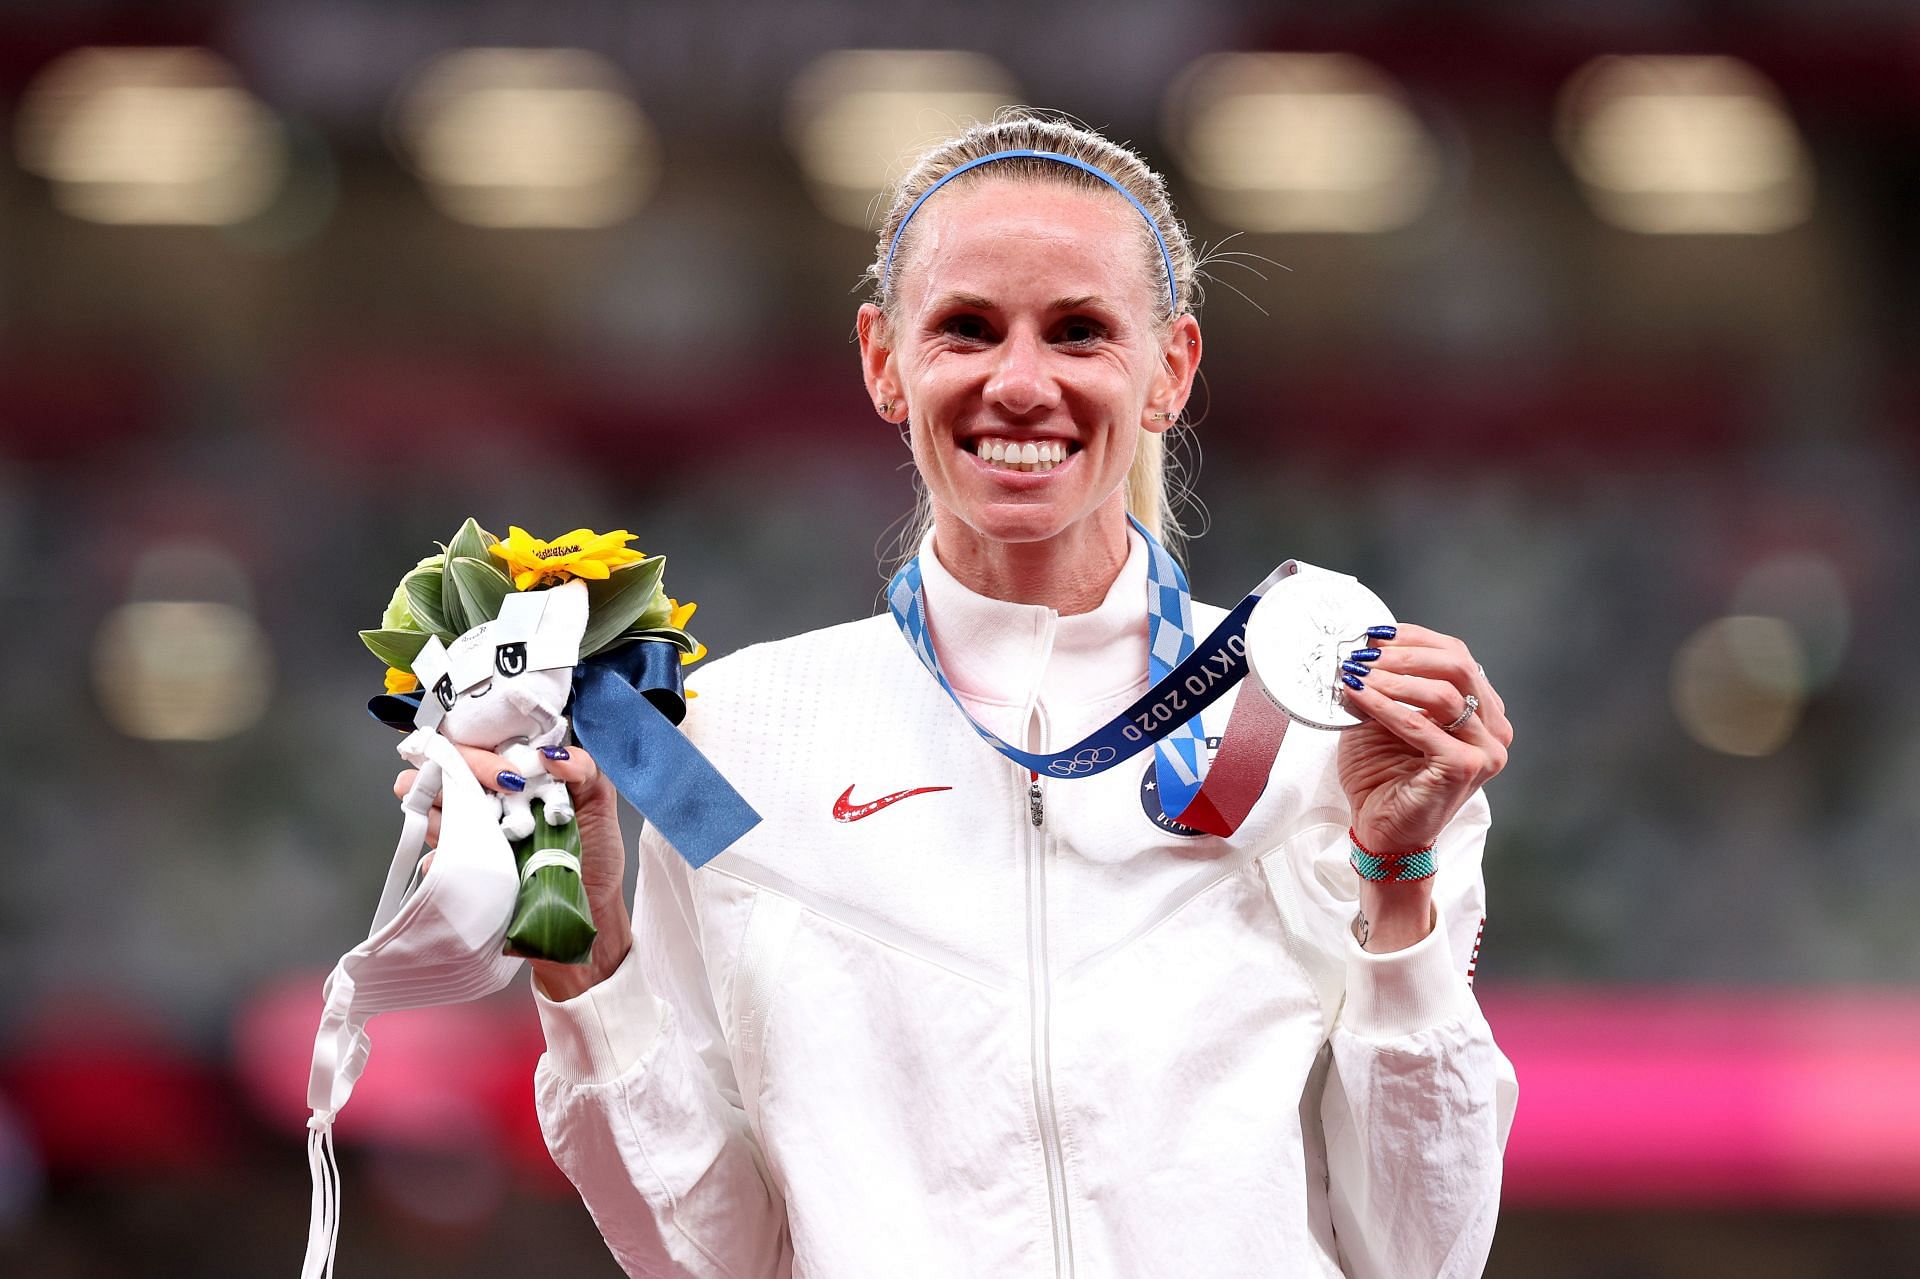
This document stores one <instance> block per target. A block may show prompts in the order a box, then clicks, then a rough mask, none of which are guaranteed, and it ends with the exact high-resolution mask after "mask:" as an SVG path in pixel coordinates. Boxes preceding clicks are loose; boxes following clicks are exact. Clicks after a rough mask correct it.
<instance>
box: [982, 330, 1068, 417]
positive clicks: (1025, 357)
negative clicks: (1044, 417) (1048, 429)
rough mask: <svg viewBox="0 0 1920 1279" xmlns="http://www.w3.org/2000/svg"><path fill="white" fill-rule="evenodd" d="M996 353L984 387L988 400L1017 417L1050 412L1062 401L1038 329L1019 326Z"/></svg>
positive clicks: (1004, 340)
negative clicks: (1035, 330) (991, 371)
mask: <svg viewBox="0 0 1920 1279" xmlns="http://www.w3.org/2000/svg"><path fill="white" fill-rule="evenodd" d="M995 354H996V357H997V358H996V361H995V364H994V368H993V373H992V374H991V375H990V376H989V377H988V378H987V384H986V387H985V388H984V391H983V393H984V394H985V396H986V399H987V403H989V404H991V405H994V406H995V407H997V408H1000V409H1002V410H1003V411H1005V412H1006V413H1007V414H1008V415H1009V416H1011V417H1017V418H1025V417H1032V416H1034V415H1036V414H1041V413H1046V412H1049V411H1051V410H1052V409H1054V408H1055V407H1057V406H1058V405H1059V403H1060V386H1059V384H1058V383H1057V382H1056V381H1054V379H1053V376H1052V374H1051V372H1050V371H1049V369H1048V366H1047V349H1046V343H1045V342H1043V341H1042V340H1041V338H1040V335H1039V334H1038V333H1036V332H1033V331H1032V330H1030V329H1027V328H1025V327H1024V326H1020V327H1016V328H1015V329H1014V330H1013V331H1012V332H1010V333H1008V334H1007V335H1006V337H1005V338H1003V339H1002V340H1001V342H1000V345H999V348H998V350H997V351H996V353H995Z"/></svg>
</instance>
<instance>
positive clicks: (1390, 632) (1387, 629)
mask: <svg viewBox="0 0 1920 1279" xmlns="http://www.w3.org/2000/svg"><path fill="white" fill-rule="evenodd" d="M1399 633H1400V628H1399V627H1397V626H1369V627H1368V628H1367V638H1368V639H1392V638H1393V637H1394V636H1396V635H1398V634H1399Z"/></svg>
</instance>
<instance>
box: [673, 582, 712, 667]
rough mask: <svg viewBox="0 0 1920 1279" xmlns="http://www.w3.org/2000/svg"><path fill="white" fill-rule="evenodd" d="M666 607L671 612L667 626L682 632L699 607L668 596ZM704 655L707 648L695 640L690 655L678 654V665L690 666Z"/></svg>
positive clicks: (691, 602)
mask: <svg viewBox="0 0 1920 1279" xmlns="http://www.w3.org/2000/svg"><path fill="white" fill-rule="evenodd" d="M667 607H668V608H669V609H671V610H672V612H671V614H670V615H669V616H668V617H667V625H668V626H671V627H673V628H674V629H675V630H680V631H684V630H686V629H687V623H688V622H689V621H691V620H693V610H694V609H696V608H699V607H700V606H699V605H698V604H696V603H694V602H693V601H692V600H688V601H687V602H686V603H685V604H682V603H681V602H680V601H679V600H677V599H675V598H673V596H671V595H669V596H667ZM706 655H707V646H706V645H705V644H702V643H701V642H700V641H699V640H695V641H694V642H693V651H692V652H691V653H682V654H680V664H681V665H682V666H691V665H693V664H694V663H695V662H697V661H699V660H700V659H701V658H703V657H705V656H706Z"/></svg>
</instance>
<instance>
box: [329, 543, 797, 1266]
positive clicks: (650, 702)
mask: <svg viewBox="0 0 1920 1279" xmlns="http://www.w3.org/2000/svg"><path fill="white" fill-rule="evenodd" d="M632 537H633V535H632V534H630V533H627V532H625V531H616V532H612V533H605V534H596V533H593V532H592V531H591V530H587V529H577V530H575V531H574V532H572V533H568V534H566V535H564V536H562V537H559V538H555V539H554V540H553V541H551V542H547V541H542V540H540V539H538V538H534V537H530V536H529V535H528V534H527V533H526V532H524V531H523V530H521V529H520V528H518V527H514V528H512V529H510V531H509V536H508V537H507V539H506V540H505V541H501V540H500V539H498V538H496V537H494V536H493V535H492V534H491V533H488V532H487V531H486V530H484V529H482V528H481V527H480V526H479V525H478V524H476V523H475V522H474V521H472V520H468V521H467V522H466V523H465V524H464V525H462V526H461V528H460V531H459V532H458V533H456V534H455V535H454V537H453V540H452V541H451V542H448V543H447V544H446V546H445V547H444V548H443V549H442V552H441V553H440V554H437V555H433V556H430V557H428V558H427V559H424V560H422V561H420V563H419V564H418V565H416V566H415V567H414V568H413V570H412V571H411V572H409V573H408V574H407V575H406V576H405V577H404V578H402V579H401V582H400V585H399V587H398V588H397V589H396V590H395V591H394V593H393V599H392V601H391V602H390V603H389V604H388V606H387V611H386V614H385V616H384V617H383V618H382V620H381V625H380V626H379V628H377V629H375V630H369V631H362V632H361V633H360V637H361V639H362V640H363V641H364V642H365V643H366V646H367V647H368V648H369V649H371V650H372V651H373V653H374V655H375V656H377V657H379V658H380V659H381V660H382V661H384V662H386V663H387V666H388V671H387V691H386V692H385V693H384V694H382V695H380V696H378V697H375V698H374V699H373V700H372V701H371V702H370V703H369V704H368V709H369V711H371V712H372V714H373V715H374V717H375V718H377V719H379V720H380V721H382V722H383V723H386V724H388V725H390V726H392V727H394V728H397V729H400V730H402V731H403V732H405V733H406V736H405V737H404V738H403V739H402V740H401V742H400V744H399V746H398V750H399V753H400V755H401V756H402V757H403V758H404V759H406V760H407V761H408V762H410V763H411V764H413V765H414V766H415V767H417V768H418V769H419V775H418V777H417V779H416V780H415V782H414V785H413V787H412V789H411V790H410V791H409V792H408V794H407V796H406V798H405V799H403V800H402V801H401V809H402V813H403V822H402V830H401V836H400V842H399V846H398V848H396V849H395V852H394V857H393V863H392V866H391V867H390V869H389V871H388V874H387V881H386V887H385V889H384V890H383V891H382V893H381V896H380V903H379V906H378V907H377V908H376V909H375V911H374V916H373V927H372V929H371V931H370V932H369V934H368V936H367V939H366V940H365V941H363V942H361V943H360V944H359V945H358V946H356V947H354V948H353V949H352V950H351V951H349V952H347V954H345V955H344V956H342V957H341V959H340V962H339V964H337V965H336V966H335V967H334V970H333V972H332V973H331V974H330V975H329V976H328V978H327V983H326V987H325V991H324V995H325V999H326V1007H325V1010H324V1012H323V1013H322V1016H321V1021H320V1030H319V1034H318V1035H317V1036H316V1039H315V1043H314V1056H313V1069H312V1073H311V1075H310V1077H309V1080H308V1089H307V1102H308V1105H309V1106H310V1107H311V1108H312V1110H313V1117H312V1119H310V1120H309V1121H308V1129H309V1134H308V1141H307V1162H308V1168H309V1171H310V1173H311V1174H312V1178H313V1205H312V1218H311V1224H310V1227H309V1230H308V1236H307V1255H306V1262H305V1265H304V1267H303V1269H302V1271H301V1275H302V1279H322V1277H323V1276H328V1275H331V1274H332V1273H333V1253H334V1247H335V1243H336V1241H337V1238H338V1233H339V1173H338V1169H337V1166H336V1164H335V1162H334V1157H333V1122H334V1117H335V1115H337V1114H338V1113H339V1111H340V1108H341V1107H342V1106H344V1105H345V1104H346V1101H347V1098H348V1096H349V1095H350V1094H351V1093H352V1091H353V1085H354V1083H355V1081H356V1080H358V1079H359V1077H360V1074H361V1072H362V1071H363V1070H364V1069H365V1068H366V1063H367V1055H368V1052H369V1050H370V1047H371V1041H370V1040H369V1039H368V1036H367V1032H366V1024H367V1022H368V1020H369V1019H370V1018H371V1017H372V1016H373V1015H374V1014H375V1013H380V1012H390V1011H394V1010H396V1009H402V1008H419V1007H425V1006H428V1005H432V1004H450V1003H459V1002H462V1001H465V1000H469V999H478V998H481V997H483V996H485V995H489V994H491V993H493V992H494V991H496V990H499V989H500V988H501V987H503V986H505V985H506V984H507V983H508V982H509V981H511V980H512V979H513V977H514V975H515V973H516V972H517V971H518V970H519V967H520V961H521V959H522V958H531V959H545V960H552V961H554V962H558V963H584V962H586V960H587V958H588V957H589V955H590V954H591V952H592V949H593V938H594V928H593V917H592V913H591V911H590V909H589V908H588V904H587V899H586V892H585V890H584V889H583V887H582V886H581V882H580V837H579V828H578V827H577V825H576V824H575V822H574V818H573V805H572V802H571V799H570V798H569V796H568V793H567V788H566V784H565V783H564V782H561V781H559V780H558V779H557V778H554V777H551V776H550V775H549V774H548V773H547V771H546V767H545V757H544V756H543V755H542V754H541V748H542V747H555V746H561V745H564V744H565V743H566V741H567V737H568V730H569V727H570V725H569V720H568V711H569V710H571V712H572V723H571V728H572V730H573V732H574V734H575V735H576V736H577V737H578V739H579V740H580V741H581V742H582V743H583V744H584V745H585V746H586V747H587V749H588V750H590V751H592V752H593V754H594V756H595V759H596V761H597V762H599V764H600V765H601V768H602V771H604V772H605V773H606V775H607V776H608V777H609V778H610V779H611V780H612V781H613V783H614V785H615V787H616V788H617V789H618V790H619V791H620V793H621V794H622V795H623V796H625V797H626V798H627V799H628V800H629V801H630V802H631V803H632V804H633V805H634V806H635V807H636V808H638V809H639V810H640V812H641V814H642V815H643V816H644V817H646V818H647V819H648V820H649V821H651V822H652V823H653V824H654V825H655V826H656V827H657V828H659V830H660V832H661V834H663V835H665V836H666V837H667V839H668V840H669V841H670V842H671V843H673V845H674V847H675V848H676V849H677V850H678V851H679V852H680V854H681V855H682V856H683V857H685V858H686V859H687V860H688V861H689V862H690V863H692V864H693V865H695V866H699V865H704V864H705V863H706V862H707V861H708V860H710V859H711V858H712V857H714V856H715V855H717V854H718V853H719V852H720V851H721V850H723V849H724V848H726V847H727V846H728V845H729V844H731V843H732V842H733V841H734V840H736V839H738V838H739V837H740V836H741V835H743V834H745V833H746V832H747V831H748V830H749V829H751V828H752V827H753V826H754V825H755V824H756V823H758V821H759V820H760V819H759V815H758V814H757V813H755V812H754V811H753V809H752V808H751V807H750V806H749V805H748V804H747V803H746V801H744V800H743V799H741V797H740V796H739V794H738V793H737V792H735V791H734V790H733V788H732V787H731V786H729V785H728V784H727V782H726V781H725V779H723V778H722V777H721V776H720V775H719V773H717V772H716V771H715V770H714V768H713V766H712V765H711V764H710V763H708V762H707V760H706V758H705V757H704V756H702V755H701V754H700V753H699V751H698V750H696V749H695V748H694V747H693V745H692V744H691V743H689V742H688V741H687V740H686V738H685V737H683V736H681V734H680V732H679V731H678V729H677V728H676V727H675V726H676V725H677V724H678V723H679V722H680V719H681V717H682V716H683V715H684V713H685V706H686V704H685V702H684V700H683V693H682V687H681V681H680V668H681V666H682V664H683V663H687V662H692V661H695V660H698V659H699V658H700V657H702V656H704V655H705V653H706V649H705V648H704V646H702V645H700V644H698V643H697V642H696V641H695V640H694V639H693V637H692V636H691V635H689V634H688V633H687V631H686V622H687V620H688V618H689V617H690V616H691V615H692V613H693V609H694V606H693V605H692V604H680V603H679V602H678V601H676V600H673V599H672V598H670V597H668V596H667V595H666V594H665V593H664V592H663V591H662V590H661V585H660V579H661V573H662V571H663V569H664V567H665V564H666V561H665V559H664V557H662V556H657V555H656V556H652V557H646V556H643V555H641V554H640V553H639V552H638V551H633V550H629V549H627V547H626V543H627V542H629V541H631V540H632ZM456 745H460V746H479V747H484V748H486V749H488V750H492V751H496V752H498V753H499V754H501V755H504V756H505V757H506V758H507V760H508V762H509V763H511V764H512V765H513V767H514V771H516V772H517V773H519V774H520V776H521V777H523V778H524V779H525V780H526V786H525V789H524V790H522V791H520V792H518V793H515V794H507V795H496V794H495V793H494V792H492V791H489V790H487V789H486V788H484V787H482V786H481V785H480V783H479V782H478V781H477V780H476V779H475V778H474V776H473V774H472V772H471V771H470V770H469V769H468V767H467V763H466V760H465V757H463V756H462V755H461V754H460V752H459V751H458V750H457V749H455V747H456ZM436 798H438V799H439V800H440V803H441V825H440V839H439V841H438V845H437V852H436V855H435V856H434V858H433V859H432V860H431V861H430V862H429V863H428V864H427V869H426V870H425V871H424V872H421V871H420V870H419V863H420V861H421V854H422V852H423V850H424V847H425V837H426V830H427V815H428V813H429V812H430V810H431V809H432V807H433V803H434V800H435V799H436Z"/></svg>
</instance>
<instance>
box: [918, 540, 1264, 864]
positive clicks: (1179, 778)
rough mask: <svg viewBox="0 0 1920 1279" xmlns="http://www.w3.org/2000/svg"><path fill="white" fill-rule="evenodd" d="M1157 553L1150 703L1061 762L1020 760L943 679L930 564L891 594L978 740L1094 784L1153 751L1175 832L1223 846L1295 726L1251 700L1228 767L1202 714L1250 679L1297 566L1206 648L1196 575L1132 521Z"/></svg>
mask: <svg viewBox="0 0 1920 1279" xmlns="http://www.w3.org/2000/svg"><path fill="white" fill-rule="evenodd" d="M1127 519H1128V522H1129V523H1131V524H1132V525H1133V528H1134V531H1135V532H1137V533H1139V534H1140V536H1141V537H1142V538H1144V539H1145V541H1146V544H1147V677H1148V679H1150V680H1151V681H1152V687H1151V688H1149V689H1148V690H1147V692H1146V694H1145V695H1144V696H1142V697H1141V698H1140V699H1139V700H1138V701H1136V702H1134V703H1133V705H1131V706H1129V707H1127V708H1126V709H1125V710H1124V711H1121V712H1120V714H1118V715H1116V716H1114V717H1113V719H1111V720H1109V721H1108V722H1107V723H1105V724H1103V725H1102V726H1101V727H1099V728H1097V729H1095V730H1094V731H1093V732H1091V733H1089V734H1087V735H1086V736H1085V737H1083V738H1081V739H1080V740H1079V741H1077V742H1075V743H1074V744H1073V745H1071V746H1068V747H1066V748H1064V749H1062V750H1059V751H1055V752H1052V753H1050V754H1049V753H1044V752H1034V751H1026V750H1022V749H1020V748H1019V747H1017V746H1015V745H1013V744H1012V743H1010V742H1007V741H1005V740H1003V739H1002V738H1001V737H1000V736H999V735H997V734H996V733H994V732H993V731H992V730H991V729H988V728H987V727H986V726H984V725H983V724H981V723H980V721H979V720H977V719H975V718H974V717H973V715H972V714H971V713H970V712H968V710H967V708H966V706H965V704H964V703H962V702H961V700H960V695H959V694H958V693H956V692H954V689H953V684H952V683H951V682H950V681H949V680H948V679H947V675H946V672H945V671H944V670H942V669H941V666H940V655H939V654H938V653H936V652H935V651H934V648H933V638H932V636H931V634H930V633H929V632H928V630H927V599H926V592H925V590H924V589H923V587H922V585H921V576H920V557H919V556H917V555H916V556H915V557H914V558H913V559H911V560H909V561H907V563H906V564H905V565H903V566H902V567H901V569H900V571H899V572H897V573H895V574H894V575H893V580H892V581H891V582H889V583H888V584H887V608H888V610H889V611H890V612H891V613H892V614H893V620H894V621H895V622H896V623H898V625H899V627H900V633H901V635H903V636H905V637H906V641H907V645H908V647H910V648H912V649H913V652H914V655H915V656H916V657H918V658H919V659H920V664H921V665H923V666H925V667H926V668H927V670H928V672H930V673H931V674H932V675H933V677H934V679H936V680H937V681H939V684H940V687H941V688H943V689H945V690H946V693H947V696H948V697H951V698H952V699H953V704H954V705H955V706H956V707H958V708H959V710H960V713H961V714H962V715H963V716H965V717H966V720H967V723H968V724H969V725H970V726H972V728H973V731H974V732H975V733H978V734H979V735H980V739H981V740H982V741H984V742H986V743H987V745H989V746H991V747H993V748H994V749H995V750H997V751H999V752H1000V753H1001V754H1002V755H1004V756H1006V757H1007V758H1008V759H1010V760H1012V761H1014V762H1015V763H1017V764H1019V765H1021V766H1022V767H1024V768H1027V769H1030V770H1032V771H1033V772H1035V773H1037V774H1043V775H1045V776H1048V777H1060V778H1072V777H1092V776H1094V775H1095V774H1097V773H1104V772H1106V771H1107V770H1108V769H1109V768H1112V767H1114V766H1115V765H1117V764H1120V763H1122V762H1124V761H1126V760H1128V759H1131V758H1133V756H1135V755H1137V754H1139V753H1140V752H1141V751H1143V750H1145V749H1146V748H1147V747H1149V746H1151V747H1153V748H1154V783H1155V787H1156V789H1155V792H1154V793H1155V794H1156V795H1157V796H1158V797H1159V804H1160V810H1161V812H1163V813H1164V814H1166V816H1167V817H1168V818H1170V819H1171V820H1173V821H1175V822H1178V823H1180V824H1181V825H1183V826H1191V827H1194V828H1195V829H1198V830H1203V831H1206V832H1208V833H1209V834H1214V835H1222V836H1225V835H1231V834H1232V833H1233V832H1234V831H1235V830H1236V829H1238V827H1239V825H1240V823H1241V822H1242V821H1243V820H1245V818H1246V815H1247V813H1248V812H1249V811H1250V810H1251V809H1252V808H1253V804H1254V801H1255V800H1257V799H1259V798H1260V793H1261V791H1262V790H1264V789H1265V787H1266V784H1267V777H1268V776H1269V774H1270V773H1271V771H1272V767H1273V760H1274V756H1275V755H1276V754H1278V752H1279V750H1280V739H1281V737H1282V736H1284V735H1285V733H1286V727H1287V723H1288V721H1287V717H1286V714H1285V713H1284V712H1282V711H1281V710H1280V709H1279V708H1278V707H1277V706H1275V705H1274V704H1273V703H1272V701H1270V700H1269V699H1268V698H1267V696H1266V695H1265V694H1264V693H1262V694H1261V695H1260V696H1257V697H1241V698H1239V699H1238V700H1237V701H1235V703H1234V709H1233V713H1232V714H1231V715H1230V716H1228V719H1227V731H1226V734H1225V737H1224V738H1223V740H1222V743H1221V747H1220V752H1219V755H1218V757H1217V758H1216V759H1215V760H1214V761H1213V765H1212V766H1211V767H1209V766H1208V764H1207V761H1206V757H1205V756H1204V755H1203V754H1201V747H1202V746H1203V745H1204V738H1203V736H1202V734H1201V731H1200V712H1201V711H1203V710H1205V709H1206V708H1207V707H1209V706H1211V705H1213V703H1214V702H1216V701H1218V700H1219V699H1220V698H1221V696H1222V695H1224V694H1225V693H1226V691H1227V690H1228V689H1230V688H1232V687H1233V686H1234V685H1235V684H1237V683H1239V682H1240V681H1241V680H1242V679H1244V678H1245V677H1246V675H1247V673H1248V671H1249V669H1250V668H1249V666H1248V663H1247V646H1246V629H1247V619H1248V618H1249V617H1251V616H1252V615H1253V609H1254V606H1255V605H1256V604H1258V603H1259V602H1260V600H1261V597H1262V596H1264V595H1265V594H1266V593H1267V591H1268V590H1270V589H1272V587H1273V584H1274V583H1275V582H1278V581H1280V580H1281V579H1282V578H1285V577H1290V576H1292V575H1293V574H1294V573H1296V572H1298V571H1299V569H1300V565H1299V564H1298V563H1297V562H1296V561H1293V560H1288V561H1287V562H1286V563H1285V564H1282V565H1281V566H1280V567H1279V568H1276V569H1275V570H1274V571H1273V572H1271V573H1269V574H1268V575H1267V577H1266V579H1265V580H1264V581H1262V582H1261V583H1260V584H1259V585H1258V586H1256V587H1254V588H1253V590H1251V591H1250V592H1248V593H1247V595H1246V597H1245V598H1244V599H1242V600H1241V601H1240V602H1239V603H1238V604H1236V605H1234V606H1233V609H1232V610H1231V611H1230V612H1228V614H1227V616H1226V617H1225V618H1224V619H1223V620H1222V621H1221V623H1220V624H1219V625H1218V626H1216V627H1214V628H1213V630H1212V631H1210V632H1209V633H1208V634H1207V636H1206V637H1205V638H1204V639H1201V640H1198V641H1196V640H1195V639H1194V634H1193V599H1192V595H1191V593H1190V592H1189V591H1188V589H1187V575H1186V574H1185V573H1184V572H1182V571H1181V568H1180V564H1179V561H1177V560H1175V559H1174V558H1173V556H1172V555H1170V554H1169V553H1168V552H1167V549H1166V548H1165V547H1164V546H1162V545H1161V544H1160V540H1159V539H1158V538H1156V537H1154V535H1153V534H1152V533H1149V532H1148V531H1147V530H1146V528H1145V527H1144V526H1143V525H1142V524H1141V523H1140V521H1138V520H1136V519H1134V518H1133V517H1132V516H1131V515H1129V516H1128V517H1127Z"/></svg>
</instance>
